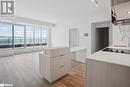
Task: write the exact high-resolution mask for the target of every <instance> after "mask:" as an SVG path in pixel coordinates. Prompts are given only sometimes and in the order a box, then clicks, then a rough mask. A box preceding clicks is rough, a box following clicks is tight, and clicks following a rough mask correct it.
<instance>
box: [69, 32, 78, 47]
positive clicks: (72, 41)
mask: <svg viewBox="0 0 130 87" xmlns="http://www.w3.org/2000/svg"><path fill="white" fill-rule="evenodd" d="M69 46H70V47H71V48H72V47H78V46H79V32H78V29H70V30H69Z"/></svg>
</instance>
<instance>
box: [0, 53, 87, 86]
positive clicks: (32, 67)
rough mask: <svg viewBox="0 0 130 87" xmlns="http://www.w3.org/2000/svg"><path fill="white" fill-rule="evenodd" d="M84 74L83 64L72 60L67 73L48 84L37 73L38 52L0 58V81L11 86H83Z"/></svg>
mask: <svg viewBox="0 0 130 87" xmlns="http://www.w3.org/2000/svg"><path fill="white" fill-rule="evenodd" d="M84 74H85V69H84V64H83V63H77V62H72V71H71V72H70V73H69V74H68V75H66V76H64V77H63V78H61V79H59V80H57V81H56V82H54V83H52V84H49V83H48V82H47V81H46V80H44V79H43V77H42V76H41V75H40V73H39V58H38V52H37V53H27V54H20V55H15V56H10V57H5V58H0V83H11V84H13V87H84V77H85V76H84Z"/></svg>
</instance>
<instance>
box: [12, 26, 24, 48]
mask: <svg viewBox="0 0 130 87" xmlns="http://www.w3.org/2000/svg"><path fill="white" fill-rule="evenodd" d="M24 28H25V27H24V26H23V25H14V47H24V46H25V33H24V32H25V29H24Z"/></svg>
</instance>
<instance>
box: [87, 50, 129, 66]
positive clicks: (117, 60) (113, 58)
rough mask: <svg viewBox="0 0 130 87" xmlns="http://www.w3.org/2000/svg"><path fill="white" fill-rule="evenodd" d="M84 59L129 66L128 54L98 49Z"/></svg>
mask: <svg viewBox="0 0 130 87" xmlns="http://www.w3.org/2000/svg"><path fill="white" fill-rule="evenodd" d="M86 59H92V60H96V61H102V62H107V63H113V64H118V65H124V66H128V67H130V54H123V53H114V52H106V51H98V52H96V53H94V54H91V55H89V56H88V57H87V58H86Z"/></svg>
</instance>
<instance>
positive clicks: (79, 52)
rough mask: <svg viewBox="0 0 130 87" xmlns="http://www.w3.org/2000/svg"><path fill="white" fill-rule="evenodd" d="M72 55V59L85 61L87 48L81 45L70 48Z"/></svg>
mask: <svg viewBox="0 0 130 87" xmlns="http://www.w3.org/2000/svg"><path fill="white" fill-rule="evenodd" d="M71 52H72V55H73V58H72V59H73V60H75V61H79V62H82V63H85V58H86V57H87V48H83V47H74V48H71Z"/></svg>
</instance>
